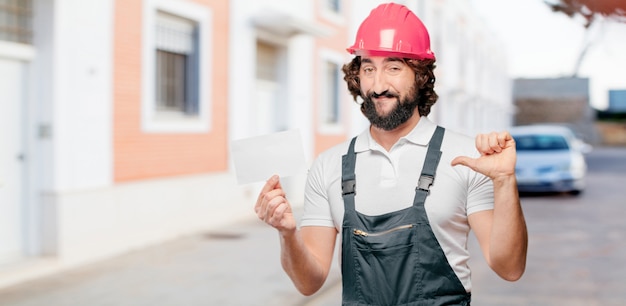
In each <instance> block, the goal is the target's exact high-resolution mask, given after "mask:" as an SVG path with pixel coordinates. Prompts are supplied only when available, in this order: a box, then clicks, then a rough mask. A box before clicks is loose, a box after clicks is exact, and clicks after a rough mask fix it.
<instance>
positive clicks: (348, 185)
mask: <svg viewBox="0 0 626 306" xmlns="http://www.w3.org/2000/svg"><path fill="white" fill-rule="evenodd" d="M355 142H356V137H354V138H352V141H351V142H350V147H349V148H348V153H346V155H343V156H342V157H341V195H342V197H343V203H344V207H345V212H346V213H348V212H349V213H350V214H352V213H353V212H355V208H354V196H355V195H356V176H355V174H354V167H355V165H356V153H355V152H354V143H355ZM344 219H345V218H344Z"/></svg>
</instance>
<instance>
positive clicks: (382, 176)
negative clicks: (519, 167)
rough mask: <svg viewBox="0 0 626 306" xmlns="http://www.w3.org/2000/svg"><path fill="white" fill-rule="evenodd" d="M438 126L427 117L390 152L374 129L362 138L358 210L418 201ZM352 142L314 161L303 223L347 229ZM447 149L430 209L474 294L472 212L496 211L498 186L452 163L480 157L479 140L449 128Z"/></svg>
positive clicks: (447, 250) (381, 211)
mask: <svg viewBox="0 0 626 306" xmlns="http://www.w3.org/2000/svg"><path fill="white" fill-rule="evenodd" d="M435 128H436V125H435V124H434V123H433V122H432V121H430V120H429V119H428V118H427V117H421V118H420V120H419V122H418V124H417V125H416V126H415V128H414V129H413V131H411V132H410V133H409V134H408V135H407V136H405V137H403V138H401V139H400V140H398V142H397V143H396V144H395V145H394V146H393V147H392V148H391V150H390V151H389V152H387V151H386V150H385V149H384V148H383V147H382V146H380V145H379V144H378V143H376V141H374V139H373V138H372V136H371V134H370V133H369V129H367V130H365V131H364V132H363V133H361V134H360V135H359V136H358V137H357V140H356V143H355V152H356V153H357V157H356V167H355V174H356V196H355V207H356V210H357V211H358V212H360V213H362V214H365V215H370V216H375V215H381V214H385V213H389V212H393V211H397V210H400V209H404V208H406V207H409V206H411V205H413V198H414V196H415V187H416V186H417V181H418V179H419V176H420V173H421V171H422V166H423V163H424V158H425V156H426V150H427V149H426V148H427V145H428V142H429V141H430V138H431V137H432V135H433V133H434V132H435ZM349 144H350V141H349V140H348V141H346V142H344V143H342V144H339V145H337V146H335V147H332V148H330V149H329V150H327V151H325V152H323V153H321V154H320V155H319V157H318V158H317V159H316V160H315V161H314V163H313V165H312V167H311V170H310V171H309V175H308V178H307V183H306V188H305V199H304V215H303V217H302V220H301V224H300V226H328V227H335V228H336V229H337V231H338V232H340V233H341V227H342V223H343V213H344V204H343V198H342V196H341V167H342V165H341V157H342V156H343V155H345V154H346V153H347V152H348V146H349ZM441 151H442V155H441V160H440V162H439V165H438V167H437V172H436V174H435V181H434V183H433V185H432V186H431V188H430V191H431V192H430V195H429V196H428V197H427V198H426V203H425V209H426V213H427V215H428V218H429V220H430V224H431V227H432V230H433V233H434V234H435V236H436V237H437V240H438V241H439V244H440V245H441V247H442V249H443V251H444V253H445V254H446V257H447V259H448V262H449V263H450V266H452V268H453V269H454V271H455V272H456V275H457V276H458V277H459V279H460V280H461V282H462V283H463V285H464V286H465V289H466V290H467V291H468V292H470V291H471V282H470V270H469V267H468V265H467V261H468V260H469V252H468V250H467V239H468V233H469V230H470V228H469V224H468V222H467V216H468V215H470V214H472V213H475V212H478V211H483V210H488V209H493V184H492V182H491V180H490V179H489V178H488V177H486V176H484V175H482V174H480V173H476V172H474V171H473V170H471V169H469V168H467V167H464V166H460V165H459V166H455V167H452V166H451V165H450V163H451V162H452V160H453V159H454V158H455V157H457V156H461V155H464V156H470V157H477V156H479V155H480V154H479V153H478V151H477V150H476V147H475V142H474V139H473V138H471V137H469V136H465V135H462V134H459V133H455V132H452V131H449V130H446V132H445V135H444V139H443V143H442V144H441ZM339 237H341V235H339ZM340 239H341V238H340Z"/></svg>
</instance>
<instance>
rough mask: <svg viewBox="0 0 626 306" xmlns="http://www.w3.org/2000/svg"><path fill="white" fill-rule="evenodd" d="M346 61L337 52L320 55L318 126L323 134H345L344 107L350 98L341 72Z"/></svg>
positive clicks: (324, 52) (326, 51)
mask: <svg viewBox="0 0 626 306" xmlns="http://www.w3.org/2000/svg"><path fill="white" fill-rule="evenodd" d="M344 59H345V58H344V56H343V55H342V54H339V53H338V52H337V51H333V50H322V51H321V53H320V65H319V67H320V72H319V73H320V89H319V93H320V95H319V101H318V106H319V107H318V110H319V113H318V118H319V119H318V126H319V128H320V132H322V133H328V134H336V133H343V121H344V118H343V117H344V114H343V112H342V108H343V107H342V105H343V103H345V101H346V100H347V98H346V97H347V96H348V91H347V90H346V87H345V86H346V85H345V83H344V81H343V72H342V71H341V68H342V67H343V64H344Z"/></svg>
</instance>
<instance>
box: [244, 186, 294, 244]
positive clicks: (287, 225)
mask: <svg viewBox="0 0 626 306" xmlns="http://www.w3.org/2000/svg"><path fill="white" fill-rule="evenodd" d="M254 211H255V212H256V214H257V216H258V217H259V219H261V220H263V221H264V222H265V223H267V224H269V225H271V226H272V227H274V228H276V229H277V230H278V231H279V232H280V233H281V234H290V233H293V232H294V231H295V229H296V221H295V218H294V217H293V213H292V211H291V205H290V204H289V201H287V198H286V197H285V191H284V190H283V188H282V187H281V186H280V180H279V178H278V176H277V175H274V176H272V177H271V178H270V179H269V180H267V182H266V183H265V186H263V188H262V189H261V192H260V193H259V198H258V199H257V201H256V205H255V206H254Z"/></svg>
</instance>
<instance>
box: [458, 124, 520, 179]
mask: <svg viewBox="0 0 626 306" xmlns="http://www.w3.org/2000/svg"><path fill="white" fill-rule="evenodd" d="M476 149H478V151H479V152H480V157H479V158H470V157H467V156H458V157H456V158H455V159H453V160H452V166H456V165H463V166H466V167H469V168H471V169H472V170H474V171H476V172H479V173H482V174H484V175H486V176H488V177H490V178H491V179H492V180H494V179H497V178H504V177H510V176H514V175H515V162H516V153H515V140H514V139H513V137H512V136H511V134H509V133H508V132H500V133H496V132H493V133H490V134H479V135H477V136H476Z"/></svg>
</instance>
